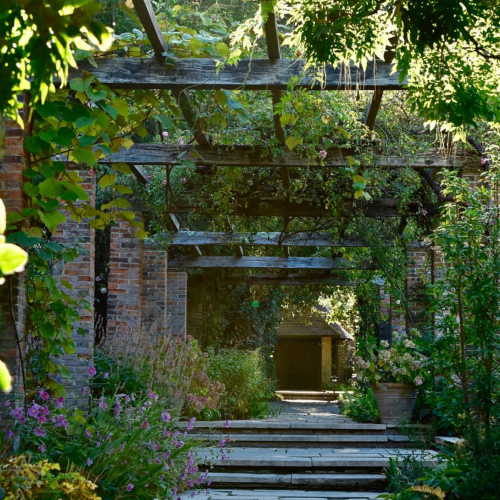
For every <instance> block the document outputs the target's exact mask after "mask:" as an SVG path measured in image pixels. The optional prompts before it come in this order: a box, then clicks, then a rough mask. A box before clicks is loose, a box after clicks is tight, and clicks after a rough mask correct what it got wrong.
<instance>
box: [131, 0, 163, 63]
mask: <svg viewBox="0 0 500 500" xmlns="http://www.w3.org/2000/svg"><path fill="white" fill-rule="evenodd" d="M134 7H135V11H136V12H137V15H138V16H139V19H140V21H141V23H142V26H143V27H144V30H145V31H146V34H147V35H148V38H149V41H150V43H151V47H153V50H154V53H155V56H156V57H161V56H162V54H163V53H164V52H168V43H167V41H166V40H165V37H164V36H163V33H162V32H161V28H160V25H159V24H158V20H157V19H156V15H155V13H154V10H153V5H152V4H151V0H134Z"/></svg>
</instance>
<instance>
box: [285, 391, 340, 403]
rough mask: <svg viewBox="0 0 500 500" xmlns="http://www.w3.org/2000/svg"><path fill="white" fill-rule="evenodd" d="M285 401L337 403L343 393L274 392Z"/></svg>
mask: <svg viewBox="0 0 500 500" xmlns="http://www.w3.org/2000/svg"><path fill="white" fill-rule="evenodd" d="M276 394H277V395H278V396H281V397H282V398H283V399H284V400H285V401H303V402H315V401H338V399H339V397H340V396H342V395H343V394H344V391H276Z"/></svg>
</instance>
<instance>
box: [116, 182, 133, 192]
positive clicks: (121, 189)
mask: <svg viewBox="0 0 500 500" xmlns="http://www.w3.org/2000/svg"><path fill="white" fill-rule="evenodd" d="M114 189H115V190H116V191H117V192H118V193H120V194H132V193H133V191H132V189H130V188H129V187H128V186H123V185H122V184H118V185H116V186H114Z"/></svg>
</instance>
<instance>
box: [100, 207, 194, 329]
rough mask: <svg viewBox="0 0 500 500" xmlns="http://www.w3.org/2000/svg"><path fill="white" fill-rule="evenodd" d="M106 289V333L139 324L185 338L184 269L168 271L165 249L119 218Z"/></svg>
mask: <svg viewBox="0 0 500 500" xmlns="http://www.w3.org/2000/svg"><path fill="white" fill-rule="evenodd" d="M135 210H136V213H137V210H138V209H137V207H135ZM139 218H140V217H139ZM108 289H109V295H108V328H107V334H108V335H112V334H113V332H114V331H115V330H116V329H117V328H121V327H122V328H123V327H124V326H125V325H129V326H130V325H133V324H135V325H139V324H140V325H141V329H143V330H144V332H150V331H151V329H152V328H153V330H154V331H155V333H156V334H157V335H164V334H165V332H166V331H167V329H170V330H171V331H172V332H173V333H174V334H175V335H181V336H182V337H184V338H185V335H186V303H187V299H186V296H187V295H186V294H187V273H185V272H182V270H181V271H178V270H175V271H168V269H167V254H166V252H165V251H163V250H160V249H158V248H157V247H156V246H155V245H154V244H152V243H150V242H143V241H141V240H139V239H138V238H137V237H136V236H135V235H134V229H133V228H132V227H131V226H130V224H129V223H128V222H125V221H121V220H119V221H117V223H116V224H115V225H114V226H113V227H112V229H111V243H110V263H109V277H108Z"/></svg>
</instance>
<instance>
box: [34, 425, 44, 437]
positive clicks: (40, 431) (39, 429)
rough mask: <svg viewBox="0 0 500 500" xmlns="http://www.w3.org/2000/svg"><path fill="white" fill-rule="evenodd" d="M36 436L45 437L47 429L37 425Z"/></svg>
mask: <svg viewBox="0 0 500 500" xmlns="http://www.w3.org/2000/svg"><path fill="white" fill-rule="evenodd" d="M34 432H35V436H38V437H45V436H46V435H47V433H46V432H45V429H41V428H40V427H35V431H34Z"/></svg>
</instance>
